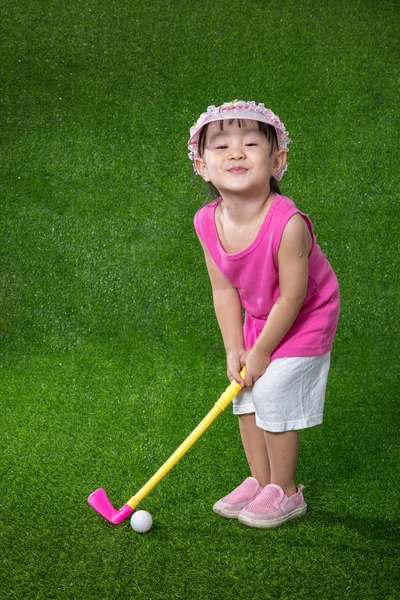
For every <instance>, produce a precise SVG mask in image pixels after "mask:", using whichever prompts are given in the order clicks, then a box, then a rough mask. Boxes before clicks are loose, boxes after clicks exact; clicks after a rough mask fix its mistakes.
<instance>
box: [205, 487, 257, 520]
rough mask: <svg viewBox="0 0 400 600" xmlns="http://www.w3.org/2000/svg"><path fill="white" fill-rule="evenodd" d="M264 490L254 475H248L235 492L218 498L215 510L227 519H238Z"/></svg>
mask: <svg viewBox="0 0 400 600" xmlns="http://www.w3.org/2000/svg"><path fill="white" fill-rule="evenodd" d="M260 492H262V487H261V485H260V484H259V483H258V481H257V479H254V477H248V478H247V479H245V480H244V481H243V483H241V484H240V485H239V487H237V488H236V489H235V490H233V492H231V493H230V494H228V496H225V497H224V498H222V499H221V500H218V502H216V503H215V504H214V506H213V511H214V512H215V513H217V515H220V516H221V517H225V518H226V519H237V518H238V515H239V513H240V511H241V510H243V508H244V507H245V506H247V505H248V504H249V503H250V502H251V501H252V500H254V498H255V497H256V496H257V495H258V494H259V493H260Z"/></svg>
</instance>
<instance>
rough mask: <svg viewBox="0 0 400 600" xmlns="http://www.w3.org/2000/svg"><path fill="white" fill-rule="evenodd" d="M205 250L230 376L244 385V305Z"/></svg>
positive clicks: (205, 249) (235, 290)
mask: <svg viewBox="0 0 400 600" xmlns="http://www.w3.org/2000/svg"><path fill="white" fill-rule="evenodd" d="M201 245H202V247H203V250H204V256H205V260H206V265H207V270H208V274H209V277H210V282H211V287H212V292H213V301H214V310H215V314H216V317H217V321H218V324H219V328H220V330H221V334H222V339H223V342H224V346H225V351H226V359H227V368H228V378H229V380H230V381H233V380H235V381H237V382H238V383H240V385H242V386H243V385H244V381H243V379H242V378H241V377H240V374H239V372H240V368H241V365H240V357H241V356H242V354H243V353H244V340H243V321H242V305H241V302H240V297H239V294H238V291H237V289H236V288H235V287H234V286H233V285H231V284H230V283H229V281H227V279H225V277H224V276H223V275H222V273H221V271H220V270H219V269H218V267H217V266H216V264H215V263H214V261H213V260H212V258H211V256H210V254H209V252H208V250H207V248H206V247H205V246H204V244H203V243H202V244H201Z"/></svg>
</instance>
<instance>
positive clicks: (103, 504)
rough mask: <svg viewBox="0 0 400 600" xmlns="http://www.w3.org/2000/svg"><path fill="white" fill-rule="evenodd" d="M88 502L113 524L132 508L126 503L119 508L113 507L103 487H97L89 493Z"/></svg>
mask: <svg viewBox="0 0 400 600" xmlns="http://www.w3.org/2000/svg"><path fill="white" fill-rule="evenodd" d="M88 502H89V504H90V506H91V507H92V508H94V510H95V511H96V512H98V513H99V514H100V515H101V516H102V517H104V518H105V519H107V521H108V522H109V523H112V524H113V525H118V524H119V523H121V521H123V520H124V519H126V518H127V517H129V515H130V514H131V513H132V512H133V509H132V508H131V507H130V506H128V505H127V504H124V506H123V507H122V508H120V509H119V510H117V509H116V508H114V507H113V505H112V504H111V502H110V500H109V499H108V496H107V494H106V491H105V490H104V489H103V488H98V489H97V490H95V491H94V492H93V493H92V494H90V496H89V498H88Z"/></svg>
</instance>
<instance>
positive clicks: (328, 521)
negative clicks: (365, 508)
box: [309, 510, 400, 544]
mask: <svg viewBox="0 0 400 600" xmlns="http://www.w3.org/2000/svg"><path fill="white" fill-rule="evenodd" d="M309 518H310V519H311V520H312V521H313V522H314V523H316V524H318V525H321V526H325V527H326V526H329V525H333V526H341V527H344V528H346V529H347V530H349V531H351V530H352V531H355V532H357V533H358V534H360V535H362V536H363V537H364V538H365V537H367V538H371V539H375V540H382V541H384V542H391V543H396V544H398V543H399V539H400V524H399V523H398V522H397V523H396V522H394V521H389V520H385V519H381V518H374V517H355V516H350V515H337V514H335V513H333V512H330V511H318V510H312V511H310V513H309Z"/></svg>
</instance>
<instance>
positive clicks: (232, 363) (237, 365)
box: [226, 350, 245, 387]
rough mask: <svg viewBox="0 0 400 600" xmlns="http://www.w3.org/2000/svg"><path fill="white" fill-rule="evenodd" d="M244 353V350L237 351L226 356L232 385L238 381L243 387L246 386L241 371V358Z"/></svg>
mask: <svg viewBox="0 0 400 600" xmlns="http://www.w3.org/2000/svg"><path fill="white" fill-rule="evenodd" d="M243 352H244V350H237V351H233V352H228V353H227V355H226V363H227V374H228V379H229V381H230V382H231V383H232V381H236V382H237V383H238V384H239V385H241V386H242V387H244V386H245V382H244V381H243V379H242V378H241V377H240V369H241V368H242V366H243V365H241V360H240V357H241V356H242V354H243Z"/></svg>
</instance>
